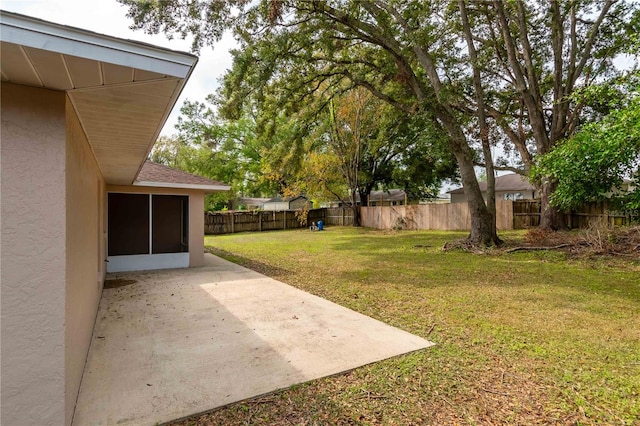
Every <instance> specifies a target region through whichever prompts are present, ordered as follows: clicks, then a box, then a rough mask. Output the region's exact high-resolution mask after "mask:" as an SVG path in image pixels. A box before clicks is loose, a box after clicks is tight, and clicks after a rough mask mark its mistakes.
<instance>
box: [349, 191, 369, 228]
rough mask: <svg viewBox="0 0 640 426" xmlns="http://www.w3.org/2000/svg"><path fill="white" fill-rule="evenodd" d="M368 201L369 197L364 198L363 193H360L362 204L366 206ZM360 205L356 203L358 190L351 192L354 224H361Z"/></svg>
mask: <svg viewBox="0 0 640 426" xmlns="http://www.w3.org/2000/svg"><path fill="white" fill-rule="evenodd" d="M366 203H367V197H366V195H365V198H364V200H363V198H362V194H360V206H365V205H366ZM360 206H358V204H357V203H356V192H355V191H352V192H351V211H352V212H353V226H360V224H361V221H360Z"/></svg>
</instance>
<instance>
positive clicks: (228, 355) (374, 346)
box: [73, 255, 432, 426]
mask: <svg viewBox="0 0 640 426" xmlns="http://www.w3.org/2000/svg"><path fill="white" fill-rule="evenodd" d="M205 262H206V266H205V267H202V268H193V269H181V270H167V271H152V272H134V273H118V274H113V275H111V276H110V277H109V279H111V280H116V281H112V282H113V283H117V285H120V286H118V287H115V288H106V289H105V290H104V292H103V295H102V300H101V302H100V308H99V311H98V317H97V321H96V326H95V329H94V333H93V340H92V344H91V350H90V352H89V357H88V360H87V365H86V367H85V372H84V376H83V379H82V385H81V388H80V394H79V397H78V402H77V406H76V410H75V415H74V420H73V424H74V425H76V426H82V425H106V424H122V425H133V424H135V425H140V424H149V425H151V424H157V423H162V422H167V421H171V420H175V419H178V418H182V417H185V416H189V415H193V414H197V413H201V412H205V411H208V410H212V409H214V408H216V407H220V406H223V405H226V404H229V403H232V402H236V401H241V400H243V399H247V398H250V397H254V396H258V395H262V394H264V393H268V392H272V391H274V390H278V389H283V388H287V387H289V386H291V385H294V384H296V383H302V382H306V381H309V380H312V379H316V378H320V377H324V376H328V375H332V374H336V373H340V372H343V371H347V370H350V369H353V368H356V367H360V366H363V365H366V364H369V363H372V362H375V361H379V360H382V359H386V358H389V357H393V356H396V355H400V354H404V353H408V352H412V351H416V350H419V349H423V348H427V347H429V346H431V345H432V343H431V342H429V341H427V340H424V339H422V338H420V337H417V336H414V335H412V334H409V333H407V332H404V331H402V330H399V329H397V328H394V327H390V326H388V325H386V324H384V323H382V322H380V321H377V320H374V319H372V318H369V317H367V316H364V315H361V314H359V313H357V312H354V311H351V310H349V309H347V308H344V307H342V306H339V305H336V304H335V303H332V302H329V301H327V300H324V299H322V298H319V297H316V296H313V295H311V294H309V293H306V292H303V291H300V290H298V289H295V288H293V287H291V286H288V285H286V284H283V283H281V282H278V281H275V280H273V279H271V278H268V277H266V276H264V275H261V274H259V273H257V272H254V271H251V270H248V269H246V268H243V267H241V266H238V265H235V264H233V263H230V262H227V261H225V260H222V259H220V258H217V257H215V256H212V255H206V260H205Z"/></svg>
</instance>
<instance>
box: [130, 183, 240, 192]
mask: <svg viewBox="0 0 640 426" xmlns="http://www.w3.org/2000/svg"><path fill="white" fill-rule="evenodd" d="M133 185H134V186H149V187H152V188H180V189H200V190H203V191H215V192H218V191H228V190H230V189H231V187H230V186H229V185H199V184H195V183H169V182H148V181H135V182H134V183H133Z"/></svg>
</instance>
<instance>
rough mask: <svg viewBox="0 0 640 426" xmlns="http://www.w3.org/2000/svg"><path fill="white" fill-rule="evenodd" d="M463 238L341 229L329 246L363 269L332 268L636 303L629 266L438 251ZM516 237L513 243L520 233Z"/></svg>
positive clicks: (378, 278)
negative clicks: (545, 288)
mask: <svg viewBox="0 0 640 426" xmlns="http://www.w3.org/2000/svg"><path fill="white" fill-rule="evenodd" d="M465 236H466V233H465V232H450V233H445V232H433V233H432V232H429V233H424V232H412V231H406V232H402V231H401V232H383V231H372V232H358V233H353V234H351V235H349V234H347V233H345V234H342V235H341V236H340V238H339V239H335V240H333V241H331V242H330V243H329V250H335V251H336V252H339V253H340V256H342V253H344V252H354V253H357V254H358V256H360V257H363V258H364V259H366V260H365V262H366V265H367V267H366V268H356V269H352V270H346V271H342V272H336V273H337V274H339V276H340V279H344V280H347V281H351V282H359V283H361V284H363V285H366V286H375V285H384V284H388V283H394V282H401V283H403V285H406V284H409V285H411V286H413V287H421V288H429V287H441V286H451V285H456V284H465V285H466V284H477V285H479V286H483V285H488V286H492V287H501V288H514V289H517V288H525V287H532V288H534V287H538V286H539V285H549V286H554V287H558V288H565V289H569V290H571V291H579V292H583V293H586V294H603V295H609V296H613V297H615V298H620V299H626V300H632V301H634V302H640V286H638V285H637V276H638V275H637V274H638V273H637V271H634V270H633V268H629V269H627V268H616V267H611V266H607V265H606V264H601V265H594V264H593V263H587V262H586V261H573V260H568V259H567V256H566V254H565V253H563V252H558V251H539V252H517V253H504V252H501V251H495V252H494V253H491V252H489V253H487V254H473V253H467V252H462V251H452V252H446V253H445V252H442V251H441V248H442V246H443V245H444V244H445V243H446V242H447V241H452V240H455V239H459V238H464V237H465ZM510 237H511V236H510V235H508V234H507V237H506V238H505V240H506V242H507V245H508V244H509V242H510V239H511V238H510ZM514 237H515V238H513V239H514V240H516V241H517V240H519V237H520V236H519V235H515V236H514ZM503 238H504V236H503ZM354 265H355V264H354Z"/></svg>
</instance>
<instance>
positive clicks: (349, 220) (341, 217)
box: [323, 207, 353, 226]
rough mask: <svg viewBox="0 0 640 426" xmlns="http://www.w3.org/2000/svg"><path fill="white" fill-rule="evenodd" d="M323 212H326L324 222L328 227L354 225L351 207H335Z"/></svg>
mask: <svg viewBox="0 0 640 426" xmlns="http://www.w3.org/2000/svg"><path fill="white" fill-rule="evenodd" d="M323 210H324V211H325V216H324V221H325V223H326V224H327V225H334V226H351V225H353V209H352V208H351V207H334V208H330V209H323Z"/></svg>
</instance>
